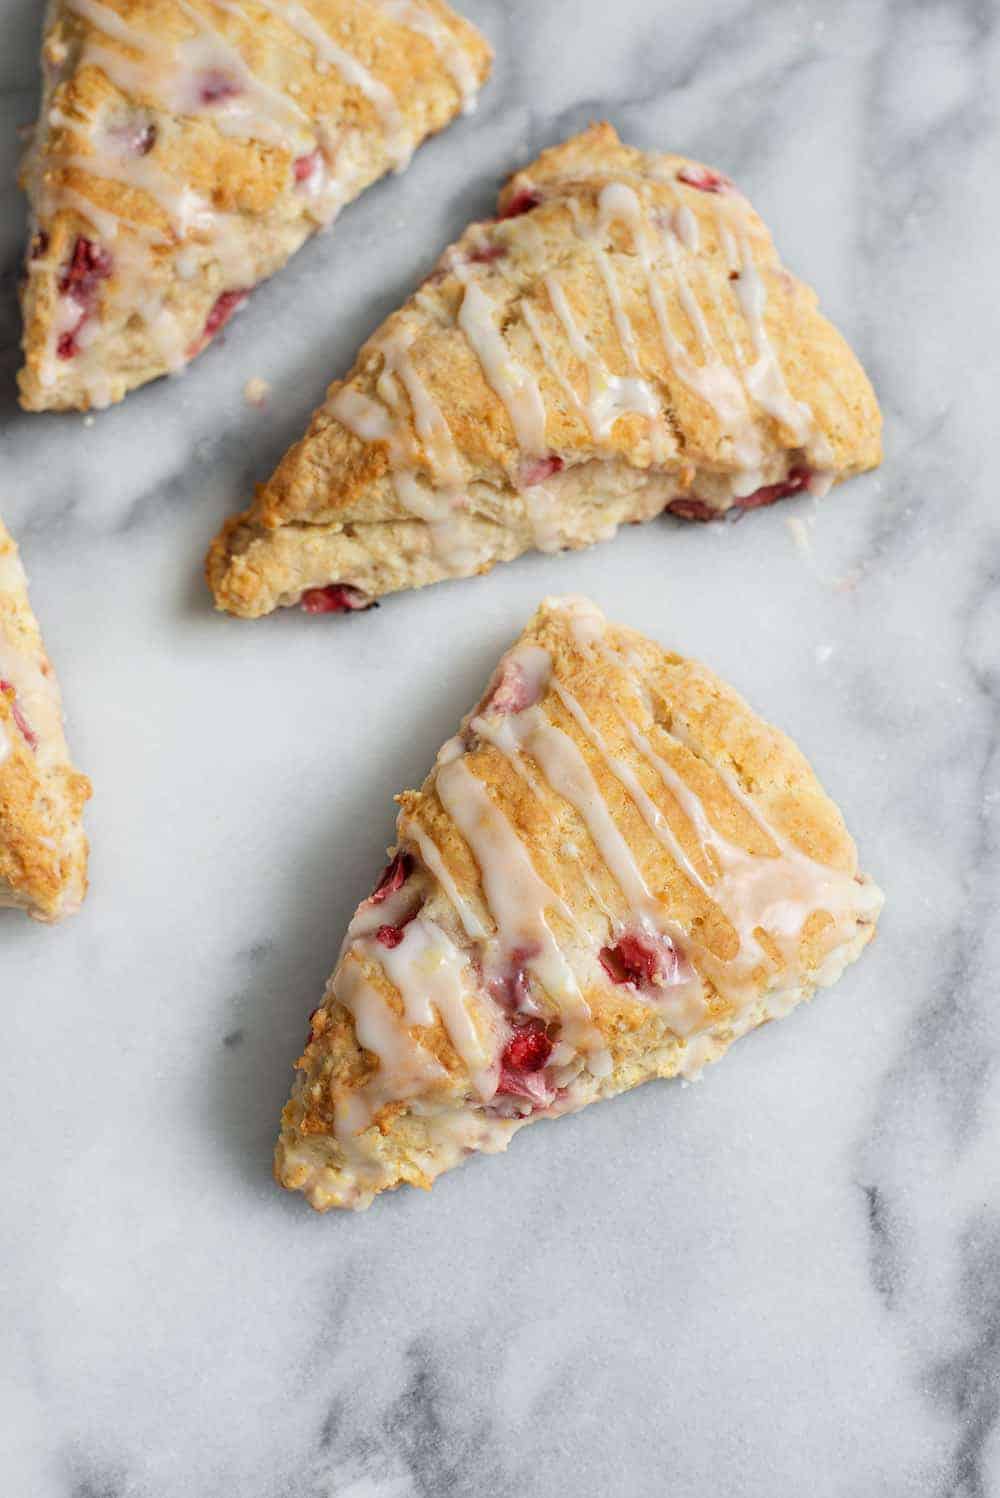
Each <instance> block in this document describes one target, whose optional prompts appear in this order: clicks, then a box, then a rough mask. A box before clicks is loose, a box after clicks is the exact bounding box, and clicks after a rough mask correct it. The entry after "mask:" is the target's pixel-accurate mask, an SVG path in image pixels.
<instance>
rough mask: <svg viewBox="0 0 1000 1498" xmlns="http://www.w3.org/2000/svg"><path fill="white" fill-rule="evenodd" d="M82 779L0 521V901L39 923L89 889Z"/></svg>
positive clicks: (86, 790)
mask: <svg viewBox="0 0 1000 1498" xmlns="http://www.w3.org/2000/svg"><path fill="white" fill-rule="evenodd" d="M89 796H90V781H89V780H88V779H87V777H86V775H81V774H80V772H79V771H78V770H75V769H74V768H73V766H72V764H71V762H70V757H69V750H68V749H67V747H66V738H65V735H64V734H63V723H62V705H61V702H60V698H59V684H58V682H57V681H56V676H55V672H54V671H53V669H52V666H51V664H50V662H49V659H48V656H47V655H46V654H45V647H44V645H43V644H42V636H41V634H40V632H39V629H38V624H37V621H36V619H35V616H34V614H33V613H32V612H31V604H30V603H29V602H28V585H27V579H26V578H25V575H24V568H23V567H22V566H21V562H20V559H19V557H18V554H17V547H16V546H15V545H14V542H13V540H12V539H11V537H10V535H9V534H8V532H7V530H6V529H5V527H4V524H3V521H2V520H0V905H16V906H19V907H20V908H21V909H22V910H26V911H27V912H28V914H29V915H33V916H35V917H36V919H38V920H40V921H56V920H59V918H60V917H61V916H64V915H72V914H73V913H74V911H76V910H77V909H78V908H79V905H80V901H81V900H82V899H83V897H84V894H85V893H86V889H87V839H86V837H85V836H84V832H83V823H82V821H81V815H82V812H83V807H84V803H85V802H86V800H87V799H88V797H89Z"/></svg>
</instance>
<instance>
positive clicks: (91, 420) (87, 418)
mask: <svg viewBox="0 0 1000 1498" xmlns="http://www.w3.org/2000/svg"><path fill="white" fill-rule="evenodd" d="M83 424H84V426H85V427H92V426H93V425H94V418H93V416H85V417H84V418H83Z"/></svg>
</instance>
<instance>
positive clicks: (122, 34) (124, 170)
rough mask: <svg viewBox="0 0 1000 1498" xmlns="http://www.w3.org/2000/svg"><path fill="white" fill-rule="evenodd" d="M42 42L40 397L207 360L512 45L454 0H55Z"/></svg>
mask: <svg viewBox="0 0 1000 1498" xmlns="http://www.w3.org/2000/svg"><path fill="white" fill-rule="evenodd" d="M42 56H43V67H44V90H43V96H42V108H41V115H40V119H39V125H38V130H37V136H36V138H35V140H34V142H33V145H32V148H31V150H30V151H29V153H28V157H27V159H26V161H25V166H24V170H23V173H22V180H23V183H24V186H25V188H26V190H27V192H28V196H29V199H30V203H31V215H32V224H31V228H32V239H31V246H30V250H29V255H28V262H27V278H26V281H25V285H24V291H23V297H22V301H23V310H24V354H25V365H24V368H23V370H22V371H21V375H20V385H21V402H22V404H23V405H24V406H26V407H27V408H28V409H29V410H33V411H42V410H62V409H66V408H68V407H75V408H77V409H82V410H85V409H86V408H87V407H89V406H106V405H107V404H108V403H109V402H111V401H117V400H120V399H121V398H122V396H123V395H125V393H126V392H127V391H129V390H131V389H134V388H135V386H137V385H142V384H144V383H145V382H146V381H147V380H152V379H155V378H156V376H158V375H162V374H165V373H166V372H167V371H168V370H175V369H179V368H180V367H181V366H182V365H184V364H186V363H187V361H188V360H189V359H191V358H193V357H194V356H195V354H198V353H200V352H201V350H202V349H203V348H204V347H205V346H206V345H207V344H208V343H209V342H210V341H211V339H212V337H213V336H214V334H215V333H217V332H218V331H219V329H220V328H221V327H222V326H223V324H224V323H225V322H226V321H227V320H228V319H229V317H230V316H231V315H232V313H233V312H234V311H235V310H236V308H237V307H239V306H240V304H241V303H242V302H244V301H245V300H246V298H247V296H248V295H249V293H250V291H251V290H252V289H253V287H254V286H255V285H256V284H257V283H258V282H259V281H262V280H263V279H264V278H265V277H266V276H269V275H271V274H272V272H274V271H276V270H277V269H278V268H279V266H281V265H283V264H284V263H285V261H286V260H287V259H288V257H289V256H290V255H292V254H293V253H294V252H295V251H296V250H297V249H298V248H299V247H300V245H301V244H302V243H303V241H304V240H305V239H306V238H307V237H308V236H309V235H310V234H312V233H313V232H314V231H315V230H316V229H319V228H322V227H323V225H325V224H328V223H330V222H331V221H332V219H333V218H334V217H335V216H336V214H337V213H338V211H339V210H340V209H341V208H342V207H343V206H344V204H345V203H349V202H350V201H351V200H352V199H353V198H356V197H357V196H358V194H359V193H360V192H361V191H362V190H363V189H364V188H365V187H368V186H369V185H370V184H371V183H372V182H374V181H375V180H376V178H378V177H381V176H382V174H383V173H384V172H386V171H388V170H390V169H395V170H397V171H398V170H400V169H401V168H402V167H403V166H405V164H406V163H407V162H408V161H409V158H410V156H411V155H412V153H413V151H414V149H415V147H416V146H418V145H419V144H420V143H421V141H423V140H424V139H425V137H426V136H428V135H429V134H431V133H432V132H433V131H435V130H440V129H441V128H442V126H444V125H446V124H447V123H448V121H449V120H451V119H452V118H453V117H454V116H455V115H456V114H457V113H458V112H459V111H460V110H461V109H462V108H463V107H469V106H471V104H472V101H473V99H474V96H475V92H476V90H477V89H478V87H479V85H480V84H481V83H482V82H483V80H484V79H485V77H486V75H487V73H488V72H489V67H490V59H491V53H490V49H489V47H488V45H487V43H486V42H485V41H484V40H483V38H482V37H481V36H480V35H479V33H478V32H477V31H476V30H475V28H474V27H473V26H471V25H470V24H469V23H468V22H467V21H464V20H462V19H461V18H460V17H459V16H458V15H456V14H455V12H454V11H453V10H452V9H451V7H450V6H448V5H446V4H445V3H444V0H55V3H54V5H53V6H52V8H51V11H50V19H49V21H48V24H47V26H46V31H45V41H44V46H43V53H42Z"/></svg>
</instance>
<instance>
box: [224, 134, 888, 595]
mask: <svg viewBox="0 0 1000 1498" xmlns="http://www.w3.org/2000/svg"><path fill="white" fill-rule="evenodd" d="M499 213H500V218H499V221H495V220H491V221H490V222H488V223H480V224H473V225H472V226H471V227H470V228H469V229H468V230H467V231H466V232H465V234H464V235H463V236H462V238H461V239H460V240H459V241H458V243H457V244H455V245H453V246H452V247H451V248H450V249H449V250H447V251H446V253H445V254H444V256H443V257H442V259H441V261H440V263H439V265H438V268H437V270H436V271H435V272H434V273H433V275H431V277H430V278H429V279H428V281H427V282H425V284H424V285H423V286H422V287H421V288H420V290H419V291H418V292H417V293H416V295H415V296H413V297H412V298H411V299H410V300H409V301H408V302H407V303H406V305H405V306H404V307H402V308H401V309H400V310H399V311H398V312H396V313H394V314H393V315H392V316H391V317H390V318H388V320H387V321H386V322H385V323H384V324H383V325H382V327H381V328H380V329H379V330H378V331H377V332H376V333H375V335H374V336H373V337H372V338H371V339H370V340H369V342H368V343H367V344H365V346H364V347H363V348H362V350H361V353H360V356H359V358H358V361H357V363H356V364H355V366H354V368H353V370H352V371H351V373H350V374H349V375H348V376H347V378H346V379H345V380H342V381H337V382H336V383H335V384H333V385H332V386H331V387H330V390H329V392H328V395H327V399H326V401H325V402H324V404H323V405H322V406H321V407H320V409H319V410H318V411H317V412H316V413H315V414H314V416H313V418H312V421H311V423H310V426H309V429H308V431H307V433H306V435H305V437H304V438H303V439H302V440H301V441H300V442H298V443H296V445H295V446H294V447H292V448H291V449H290V450H289V452H288V453H287V454H286V455H285V457H284V458H283V459H282V461H281V463H280V465H279V466H278V468H277V470H276V472H275V473H274V474H273V476H272V477H271V479H270V480H269V481H268V482H267V483H266V484H264V485H262V486H261V487H260V488H259V489H258V491H257V495H256V498H255V500H254V502H253V504H252V505H251V506H250V508H249V509H248V510H246V511H245V512H244V513H243V514H242V515H239V516H235V517H234V518H232V519H230V520H229V521H228V523H227V524H226V525H225V527H224V529H223V530H222V532H221V534H220V535H219V536H218V538H217V539H216V541H215V543H214V544H213V546H212V549H211V552H210V554H209V557H208V564H207V571H208V580H209V583H210V585H211V587H212V589H213V591H214V593H215V598H216V602H217V604H218V606H219V607H220V608H222V609H227V610H228V611H229V612H230V613H233V614H239V615H242V616H244V617H246V618H254V617H256V616H258V615H261V614H266V613H268V612H269V611H270V610H272V609H275V608H277V607H278V606H280V605H282V604H294V603H298V602H299V601H302V602H303V603H304V605H305V607H306V608H307V609H311V610H315V611H317V612H334V611H343V610H346V609H348V608H358V607H363V606H365V605H366V604H367V603H370V602H372V601H373V600H374V599H377V598H379V597H380V596H381V595H382V594H385V593H391V592H394V591H395V590H397V589H399V588H413V587H421V586H422V585H423V584H425V583H431V582H436V581H438V580H439V579H441V578H448V577H467V576H470V575H472V574H474V573H482V572H486V571H488V570H489V569H490V567H492V566H493V564H494V563H495V562H497V561H506V560H509V559H510V558H512V557H516V556H518V555H520V553H521V552H524V551H526V550H529V549H530V548H532V547H537V548H539V549H540V550H542V551H558V550H560V549H563V548H567V547H581V546H588V545H590V544H591V543H592V542H594V541H599V540H604V539H606V538H607V537H609V536H611V535H613V534H614V532H615V530H616V529H617V527H618V526H619V525H621V524H623V523H624V522H626V521H640V520H649V519H651V518H652V517H653V516H655V515H658V514H660V513H661V512H662V511H664V510H670V511H672V512H673V513H674V514H677V515H680V516H683V517H686V518H689V519H699V520H702V519H711V518H714V517H716V516H718V515H721V514H723V513H724V512H726V511H727V510H730V509H733V508H734V507H739V508H741V509H751V508H755V507H757V506H760V505H765V504H770V503H771V502H772V501H773V500H776V499H779V498H781V497H782V496H783V495H786V494H795V493H798V492H800V491H803V490H809V491H810V492H812V493H814V494H821V493H823V492H824V491H825V490H826V489H827V488H828V487H829V486H830V484H832V483H834V482H838V481H839V480H841V479H844V478H848V477H849V476H850V475H852V474H856V473H859V472H861V471H862V470H864V469H867V468H871V467H873V466H874V465H875V464H877V463H878V462H879V459H880V427H881V419H880V415H879V410H878V405H877V403H876V400H875V396H874V394H873V392H872V388H871V386H870V384H869V383H868V380H867V378H866V376H865V374H864V371H863V370H862V368H861V366H860V365H859V363H858V361H857V359H856V358H855V357H854V355H853V354H852V352H851V350H850V349H849V348H848V346H847V344H846V343H845V342H844V340H843V339H842V338H841V336H840V335H839V333H837V331H836V330H835V329H834V328H833V327H831V325H830V324H829V323H828V322H827V321H826V319H825V318H824V317H822V316H821V315H820V313H819V311H818V310H817V305H816V297H815V295H814V294H813V292H812V291H811V290H809V288H808V287H806V286H804V285H802V283H801V282H799V281H797V280H796V279H795V278H794V277H793V276H792V275H791V274H790V273H789V272H788V271H786V270H785V269H784V268H783V266H782V265H781V262H780V260H779V259H778V255H777V251H776V250H775V248H774V245H773V243H772V241H771V237H770V235H769V234H768V232H767V229H766V228H765V226H764V224H763V223H762V222H761V220H760V219H759V218H758V216H757V214H756V213H755V212H754V210H753V209H752V207H751V206H750V204H749V203H748V202H747V200H746V198H745V197H743V196H742V194H741V193H739V192H738V191H737V190H736V189H735V187H733V185H732V184H731V183H730V182H729V181H728V180H727V179H726V178H724V177H723V176H721V175H720V174H719V173H717V172H715V171H713V170H711V169H710V168H709V167H705V166H701V165H699V164H698V163H696V162H693V161H688V160H686V159H685V158H683V157H681V156H667V155H658V154H655V153H644V152H642V151H637V150H633V149H631V148H630V147H628V146H624V145H622V143H621V142H620V141H619V139H618V137H617V135H616V134H615V132H614V130H613V129H612V128H611V126H610V125H595V126H592V127H591V128H590V129H589V130H587V131H585V132H584V133H583V134H582V135H579V136H577V137H575V138H574V139H572V140H569V141H567V142H566V143H565V144H563V145H560V146H556V147H554V148H553V149H551V150H548V151H544V152H543V153H542V155H541V156H540V157H539V158H538V160H537V161H536V162H534V163H533V165H531V166H529V167H527V168H526V169H525V170H524V171H522V172H518V173H517V174H516V175H515V176H514V177H513V178H512V179H511V180H510V181H509V182H508V183H507V185H506V187H505V188H504V189H503V191H502V192H501V194H500V200H499Z"/></svg>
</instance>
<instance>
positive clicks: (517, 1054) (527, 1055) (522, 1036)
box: [502, 1019, 552, 1071]
mask: <svg viewBox="0 0 1000 1498" xmlns="http://www.w3.org/2000/svg"><path fill="white" fill-rule="evenodd" d="M551 1055H552V1041H551V1040H550V1039H549V1037H548V1034H547V1032H546V1029H545V1026H544V1024H543V1023H542V1021H541V1020H540V1019H529V1020H526V1021H525V1022H524V1024H521V1025H518V1026H517V1027H516V1028H515V1030H514V1033H513V1035H512V1036H511V1038H510V1040H509V1041H508V1042H507V1046H506V1049H505V1050H504V1053H503V1057H502V1064H503V1065H504V1066H506V1067H509V1068H511V1069H512V1070H515V1071H541V1069H542V1067H543V1066H544V1065H545V1063H546V1062H547V1061H548V1059H549V1057H550V1056H551Z"/></svg>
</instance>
